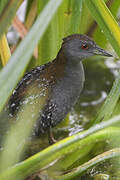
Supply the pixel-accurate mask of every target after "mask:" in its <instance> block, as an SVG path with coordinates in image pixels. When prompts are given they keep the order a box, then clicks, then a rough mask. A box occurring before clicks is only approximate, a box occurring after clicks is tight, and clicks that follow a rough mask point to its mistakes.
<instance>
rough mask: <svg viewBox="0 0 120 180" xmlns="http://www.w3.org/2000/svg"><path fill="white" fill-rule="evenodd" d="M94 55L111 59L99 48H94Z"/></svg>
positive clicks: (110, 55)
mask: <svg viewBox="0 0 120 180" xmlns="http://www.w3.org/2000/svg"><path fill="white" fill-rule="evenodd" d="M94 55H101V56H107V57H113V56H112V54H109V53H108V52H106V51H105V50H104V49H102V48H100V47H99V46H96V48H95V49H94Z"/></svg>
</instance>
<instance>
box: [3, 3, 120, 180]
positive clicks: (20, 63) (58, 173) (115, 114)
mask: <svg viewBox="0 0 120 180" xmlns="http://www.w3.org/2000/svg"><path fill="white" fill-rule="evenodd" d="M22 2H23V0H19V1H17V0H11V1H9V0H5V1H4V2H3V1H1V2H0V57H1V62H2V63H1V65H0V68H1V71H0V112H2V111H3V109H4V107H5V105H6V103H7V101H8V99H9V97H10V95H11V94H12V91H13V90H14V88H15V87H16V84H17V83H18V81H19V80H20V78H21V77H22V76H23V74H24V72H25V71H26V69H31V68H32V67H34V66H36V65H40V64H44V63H46V62H48V60H50V59H51V60H52V59H53V58H54V57H55V56H56V53H57V52H58V49H59V47H60V44H61V41H62V38H63V37H65V36H66V35H68V34H72V33H85V34H88V35H90V36H92V37H93V39H94V40H95V41H96V42H97V43H98V44H100V45H101V46H102V47H105V48H107V47H108V45H109V43H110V44H111V45H112V47H111V50H112V51H113V49H114V50H115V52H116V53H117V55H118V56H119V57H120V28H119V26H118V24H117V13H118V10H119V8H120V2H119V0H108V1H107V0H105V1H104V0H101V1H98V0H91V1H90V0H86V1H84V0H76V1H74V0H59V1H58V0H51V1H49V0H44V1H43V0H38V1H37V0H28V4H27V10H26V16H25V22H24V25H23V24H22V23H21V22H20V20H19V18H18V17H17V16H16V11H17V9H18V8H19V7H20V5H21V3H22ZM105 3H106V4H107V5H106V4H105ZM91 15H92V16H91ZM10 25H13V26H14V28H16V29H17V31H19V33H20V37H21V40H20V41H19V42H18V43H17V45H16V47H15V50H14V52H12V49H13V46H12V45H11V46H10V45H8V42H7V38H6V33H7V32H8V28H9V27H10ZM20 27H22V29H23V31H21V28H20ZM26 34H27V35H26ZM24 36H25V37H24ZM112 48H113V49H112ZM10 49H11V51H10ZM11 54H12V55H11ZM32 55H33V56H32ZM8 60H9V61H8ZM119 97H120V73H119V74H118V76H117V78H116V79H115V81H114V83H113V86H112V88H111V91H110V93H109V95H108V96H107V98H106V100H105V102H104V104H103V105H102V107H101V108H100V110H99V111H98V112H97V115H95V116H94V118H93V119H91V120H90V123H89V128H88V129H87V130H84V131H82V132H80V133H77V134H75V135H73V136H70V137H68V138H65V139H63V140H61V141H59V142H58V143H56V144H54V145H52V146H50V147H48V148H45V149H44V150H42V151H40V152H38V153H37V154H35V155H33V156H31V157H29V158H27V159H25V160H24V161H22V157H23V154H24V151H25V149H26V143H25V139H27V138H28V137H29V135H30V134H31V129H32V127H33V124H34V121H33V122H31V123H29V128H28V122H29V115H28V114H29V106H28V107H27V108H26V109H25V111H24V112H21V114H20V119H19V121H17V122H16V123H14V124H12V125H10V126H9V133H6V132H4V133H6V135H5V136H4V138H3V139H2V146H3V149H2V148H1V153H0V162H1V166H0V180H6V179H7V180H11V179H13V180H21V179H25V178H27V177H28V176H31V175H32V174H34V176H33V177H32V178H34V179H35V173H36V172H37V174H39V175H40V177H41V178H42V174H43V175H44V174H45V175H47V176H48V177H49V178H52V179H60V180H63V179H75V178H76V179H77V177H81V176H82V175H83V174H86V172H87V170H88V169H90V168H91V167H93V166H94V167H95V166H96V164H101V163H102V162H103V161H105V160H108V159H110V160H111V159H114V161H113V162H115V166H114V168H113V169H114V171H115V174H116V176H118V177H120V175H119V170H120V169H119V168H116V166H118V167H119V155H120V148H119V145H120V143H119V136H120V127H119V124H120V111H119V107H120V101H119ZM2 120H3V119H0V122H2ZM101 120H102V121H103V122H101ZM6 123H7V122H6ZM117 139H118V140H117ZM108 141H109V144H108V143H107V142H108ZM98 144H100V146H101V147H99V145H98ZM18 147H19V148H18ZM103 147H104V148H103ZM93 149H94V154H92V155H90V153H91V152H92V150H93ZM88 155H89V156H88ZM113 164H114V163H113ZM98 175H99V173H98ZM100 176H101V175H100ZM102 178H104V175H103V176H102ZM96 179H97V177H96Z"/></svg>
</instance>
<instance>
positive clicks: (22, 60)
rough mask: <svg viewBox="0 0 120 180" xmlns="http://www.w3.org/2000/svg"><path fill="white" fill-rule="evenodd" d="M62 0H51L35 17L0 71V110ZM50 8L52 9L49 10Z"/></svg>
mask: <svg viewBox="0 0 120 180" xmlns="http://www.w3.org/2000/svg"><path fill="white" fill-rule="evenodd" d="M61 2H62V0H60V1H57V0H51V1H49V3H48V4H47V6H46V7H45V9H44V10H43V12H42V13H41V14H40V16H39V17H38V18H37V20H36V22H35V24H34V25H33V27H32V28H31V30H30V32H29V33H28V35H27V36H26V37H25V39H24V40H23V41H22V42H21V44H20V45H19V47H18V48H17V49H16V51H15V53H14V54H13V55H12V57H11V58H10V61H9V62H8V64H7V66H6V67H5V68H4V69H3V70H2V71H1V72H0V111H1V110H2V109H3V107H4V105H5V103H6V102H7V100H8V98H9V96H10V95H11V93H12V91H13V89H14V87H15V86H16V84H17V82H18V80H19V79H20V78H21V76H22V75H23V72H24V70H25V68H26V66H27V64H28V63H29V60H30V56H31V55H32V52H33V49H34V47H35V46H36V44H37V43H38V41H39V40H40V38H41V36H42V35H43V33H44V32H45V29H46V27H47V26H48V24H49V22H50V20H51V19H52V17H53V15H54V13H55V12H56V10H57V8H58V7H59V5H60V4H61ZM51 9H52V11H51Z"/></svg>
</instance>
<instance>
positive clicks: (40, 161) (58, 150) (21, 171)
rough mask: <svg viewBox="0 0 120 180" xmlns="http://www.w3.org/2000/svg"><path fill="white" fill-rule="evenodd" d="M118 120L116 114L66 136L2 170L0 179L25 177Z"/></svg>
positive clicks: (119, 120)
mask: <svg viewBox="0 0 120 180" xmlns="http://www.w3.org/2000/svg"><path fill="white" fill-rule="evenodd" d="M118 122H120V116H116V117H114V118H112V119H110V120H109V121H107V122H102V123H100V124H99V125H95V126H93V127H92V128H90V129H89V130H87V131H84V132H82V133H78V134H76V135H73V136H71V137H68V138H66V139H64V140H62V141H60V142H58V143H56V144H54V145H52V146H50V147H48V148H47V149H45V150H43V151H41V152H40V153H38V154H36V155H34V156H32V157H30V158H29V159H27V160H25V161H23V162H21V163H19V164H17V165H16V166H14V167H12V168H9V169H8V170H7V171H5V172H3V173H2V174H1V175H0V179H1V180H5V179H7V180H9V179H13V178H15V177H17V180H18V179H22V178H23V177H27V176H28V175H30V174H32V173H34V172H35V171H37V170H39V169H40V168H43V167H45V166H46V165H48V164H49V163H51V162H52V161H53V160H55V159H56V158H57V159H58V158H59V157H61V156H62V155H65V154H66V153H67V152H70V151H71V146H72V148H74V146H75V145H77V147H78V144H76V143H78V142H79V141H80V140H83V139H84V138H86V137H88V136H89V135H91V134H93V133H95V132H97V131H99V130H102V129H104V128H106V127H109V126H111V125H112V124H115V123H118ZM108 132H110V131H108ZM16 175H17V176H16Z"/></svg>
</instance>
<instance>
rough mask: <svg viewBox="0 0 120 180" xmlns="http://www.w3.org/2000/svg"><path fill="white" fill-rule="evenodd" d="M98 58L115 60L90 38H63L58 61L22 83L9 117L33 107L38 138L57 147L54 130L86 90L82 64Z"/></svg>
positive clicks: (33, 72) (34, 71) (35, 71)
mask: <svg viewBox="0 0 120 180" xmlns="http://www.w3.org/2000/svg"><path fill="white" fill-rule="evenodd" d="M94 55H101V56H107V57H112V55H111V54H110V53H108V52H107V51H105V50H104V49H102V48H100V47H99V46H98V45H97V44H96V43H95V42H94V41H93V40H92V39H91V38H90V37H88V36H87V35H84V34H72V35H69V36H67V37H65V38H63V42H62V45H61V48H60V50H59V52H58V54H57V56H56V58H55V59H54V60H52V61H51V62H48V63H46V64H44V65H41V66H37V67H35V68H34V69H32V70H31V71H30V72H27V73H26V74H25V75H24V77H23V78H22V79H21V80H20V82H19V83H18V85H17V87H16V88H15V90H14V91H13V93H12V95H11V97H10V99H9V102H8V107H9V114H10V115H11V116H12V117H13V116H15V115H16V114H17V113H18V112H19V111H21V107H22V106H23V107H24V106H25V105H27V104H28V103H29V104H31V106H32V108H31V109H32V111H31V110H30V112H29V113H31V118H32V114H33V112H34V113H35V118H36V122H35V128H34V133H35V135H36V136H39V134H40V133H45V132H47V133H48V139H49V143H50V144H53V143H55V142H56V140H55V139H54V136H53V134H52V128H53V127H55V126H56V125H57V124H59V123H60V122H61V121H62V120H63V119H64V118H65V117H66V115H67V114H68V113H69V112H70V110H71V108H72V107H73V106H74V105H75V104H76V102H77V100H78V98H79V96H80V93H81V91H82V89H83V86H84V82H85V75H84V68H83V64H82V60H83V59H85V58H88V57H90V56H94ZM41 103H42V108H41ZM23 110H24V108H23Z"/></svg>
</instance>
